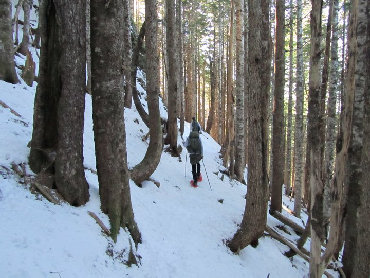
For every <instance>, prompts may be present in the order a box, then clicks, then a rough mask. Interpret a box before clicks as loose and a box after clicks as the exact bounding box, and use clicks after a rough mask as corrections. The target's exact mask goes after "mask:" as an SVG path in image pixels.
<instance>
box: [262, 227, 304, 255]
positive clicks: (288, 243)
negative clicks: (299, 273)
mask: <svg viewBox="0 0 370 278" xmlns="http://www.w3.org/2000/svg"><path fill="white" fill-rule="evenodd" d="M266 232H268V233H269V235H270V236H271V237H272V238H274V239H276V240H278V241H280V242H281V243H282V244H284V245H286V246H288V247H289V248H290V249H292V250H294V252H296V253H297V254H298V255H299V256H301V257H302V258H303V259H305V260H306V261H307V262H309V261H310V257H309V256H307V255H306V254H304V253H303V252H302V251H301V250H299V249H298V248H297V247H296V246H295V245H294V244H293V243H291V242H290V241H289V240H287V239H286V238H284V237H283V236H281V235H280V234H279V233H277V232H275V231H274V230H273V229H272V228H271V227H269V226H266Z"/></svg>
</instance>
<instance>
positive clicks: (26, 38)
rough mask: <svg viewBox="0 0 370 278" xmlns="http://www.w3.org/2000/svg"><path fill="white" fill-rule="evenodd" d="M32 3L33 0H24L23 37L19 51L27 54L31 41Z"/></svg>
mask: <svg viewBox="0 0 370 278" xmlns="http://www.w3.org/2000/svg"><path fill="white" fill-rule="evenodd" d="M31 5H32V0H24V1H23V5H22V7H23V14H24V20H23V37H22V42H21V44H20V46H19V48H18V52H19V53H22V54H23V55H27V52H28V45H29V43H30V9H31Z"/></svg>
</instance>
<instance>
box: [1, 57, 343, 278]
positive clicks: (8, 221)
mask: <svg viewBox="0 0 370 278" xmlns="http://www.w3.org/2000/svg"><path fill="white" fill-rule="evenodd" d="M34 58H35V59H37V56H36V55H34ZM16 63H17V64H19V65H20V64H24V57H17V58H16ZM18 73H19V72H18ZM20 80H21V79H20ZM36 85H37V84H36V83H34V86H33V87H28V86H27V85H26V84H25V83H24V82H23V81H22V80H21V83H19V84H16V85H13V84H9V83H5V82H3V81H0V101H1V102H2V103H3V104H6V105H7V106H8V107H9V108H6V107H3V106H1V105H0V130H1V132H0V221H1V225H0V247H1V248H0V277H17V278H18V277H19V278H25V277H35V278H38V277H62V278H69V277H161V278H163V277H180V278H181V277H184V278H185V277H186V278H188V277H220V278H221V277H233V278H237V277H243V278H245V277H279V278H280V277H284V278H287V277H304V276H306V275H307V273H308V263H307V262H305V261H304V260H303V259H302V258H300V257H298V256H295V257H293V259H288V258H287V257H285V256H284V255H283V253H284V252H285V251H287V250H288V248H287V247H286V246H285V245H283V244H281V243H280V242H278V241H275V240H273V239H271V238H270V237H269V236H264V237H262V238H261V239H260V241H259V245H258V247H257V248H253V247H247V248H245V249H244V250H242V251H241V252H240V253H239V254H238V255H235V254H233V253H231V252H230V250H229V249H228V248H227V247H226V246H225V240H227V239H229V238H231V237H232V236H233V234H234V233H235V232H236V230H237V228H238V224H239V223H240V222H241V219H242V216H243V212H244V207H245V198H244V197H245V194H246V186H245V185H243V184H240V183H238V182H236V181H232V180H229V178H228V177H226V176H225V177H224V178H223V180H221V177H222V174H221V173H220V169H222V166H221V165H222V163H221V161H220V159H219V150H220V146H219V145H218V144H217V143H216V142H215V141H214V140H213V139H212V138H211V137H210V136H209V135H208V134H206V133H205V132H203V133H202V136H201V139H202V142H203V149H204V165H205V166H206V169H205V168H204V166H203V164H202V167H201V170H202V175H203V181H202V182H201V183H199V187H198V188H192V187H190V185H189V181H190V179H191V167H190V163H189V160H188V159H186V152H183V153H182V154H181V158H180V159H179V158H174V157H171V156H170V154H168V153H165V152H163V154H162V157H161V161H160V164H159V166H158V168H157V170H156V171H155V173H154V174H153V176H152V177H153V179H154V180H157V181H158V182H160V187H159V188H158V187H157V186H156V185H155V184H154V183H153V182H149V181H147V182H144V183H143V186H142V188H139V187H137V186H136V185H135V184H134V183H133V182H132V181H130V187H131V195H132V202H133V209H134V213H135V218H136V221H137V223H138V226H139V229H140V231H141V234H142V239H143V242H142V244H140V245H139V246H138V249H137V250H136V255H137V257H138V258H139V264H138V266H136V265H133V266H132V267H128V266H126V265H125V262H126V261H127V258H128V251H129V249H130V243H131V242H132V240H131V238H130V237H129V235H128V233H127V232H126V231H125V230H123V229H121V232H120V234H119V236H118V240H117V243H113V241H112V240H111V239H110V238H109V237H107V236H106V235H105V234H104V233H103V232H102V230H101V228H100V226H99V225H98V224H97V223H96V222H95V220H94V219H93V218H92V217H90V216H89V215H88V211H91V212H94V213H96V215H98V217H99V218H100V219H101V220H102V221H103V222H104V224H105V225H106V226H107V227H109V221H108V218H107V216H106V215H104V214H103V213H102V212H101V210H100V201H99V190H98V186H99V185H98V179H97V176H96V174H94V172H95V171H92V170H96V164H95V150H94V136H93V124H92V117H91V111H92V108H91V97H90V96H89V95H86V108H85V131H84V165H85V168H86V171H85V175H86V179H87V181H88V183H89V185H90V201H89V202H88V203H87V204H86V205H85V206H82V207H72V206H69V205H68V204H66V203H63V204H61V205H54V204H52V203H50V202H48V201H47V200H46V199H45V198H44V197H42V196H41V195H35V194H32V193H31V192H30V190H29V189H30V186H29V185H27V184H24V182H23V179H22V178H20V177H19V176H17V175H16V174H15V173H14V171H13V170H12V166H11V165H12V164H18V165H19V164H21V163H25V167H26V168H25V169H26V171H27V173H28V174H32V173H31V170H30V169H29V168H28V165H27V161H28V158H27V157H28V154H29V148H28V147H27V144H28V143H29V141H30V139H31V135H32V121H33V118H32V116H33V101H34V96H35V90H36ZM11 109H13V110H11ZM15 112H16V113H15ZM17 113H18V114H19V115H18V114H17ZM161 114H162V116H165V115H166V110H165V109H164V107H163V105H162V104H161ZM125 124H126V134H127V155H128V165H129V167H133V166H135V165H136V164H137V163H138V162H139V161H140V160H141V159H142V158H143V157H144V154H145V151H146V148H147V146H148V141H145V142H143V141H142V136H143V135H145V134H146V133H147V132H148V129H147V127H146V126H145V125H144V124H143V122H142V121H141V119H140V116H139V115H138V113H137V111H136V109H135V108H132V109H126V110H125ZM188 133H189V124H186V126H185V134H186V135H187V134H188ZM184 139H185V138H184ZM181 141H182V139H181V138H180V137H179V142H181ZM284 204H285V205H286V206H288V207H290V208H292V207H293V205H292V203H291V202H290V201H289V199H287V198H284ZM284 214H285V215H286V216H287V217H290V218H291V219H293V220H295V221H296V222H297V223H299V224H300V225H302V226H303V224H302V220H303V221H305V220H306V217H305V216H303V218H302V220H300V219H294V217H292V216H290V215H289V214H288V213H286V212H284ZM268 225H270V226H271V227H275V226H277V225H283V224H282V223H281V222H279V221H278V220H276V219H274V218H273V217H271V216H268ZM286 229H287V230H288V231H290V232H291V234H292V235H291V236H289V237H288V238H289V239H290V240H292V241H294V240H296V239H297V238H298V236H297V235H295V233H294V232H293V231H292V230H291V229H290V228H289V227H286ZM286 236H287V235H286ZM306 247H307V248H308V246H306ZM331 273H332V274H333V275H334V277H338V275H337V274H336V273H335V272H331Z"/></svg>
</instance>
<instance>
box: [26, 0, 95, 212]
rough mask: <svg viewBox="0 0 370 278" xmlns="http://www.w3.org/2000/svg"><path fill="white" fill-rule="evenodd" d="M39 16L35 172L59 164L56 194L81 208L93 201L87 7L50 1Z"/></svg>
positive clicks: (33, 149) (33, 146) (32, 158)
mask: <svg viewBox="0 0 370 278" xmlns="http://www.w3.org/2000/svg"><path fill="white" fill-rule="evenodd" d="M40 10H42V12H40V16H42V18H43V19H42V42H43V44H42V48H41V58H40V77H39V85H38V87H37V91H36V96H35V105H34V107H35V108H34V122H33V123H34V126H33V133H32V141H31V153H30V157H29V159H30V166H31V169H32V170H33V171H34V172H36V173H39V172H41V171H43V170H46V169H43V167H45V165H48V164H50V162H51V161H55V164H54V169H53V170H52V172H53V173H54V179H55V186H56V188H57V189H58V191H59V192H60V193H61V195H62V196H63V197H64V199H65V200H66V201H67V202H69V203H70V204H71V205H74V206H79V205H83V204H85V203H86V202H87V201H88V199H89V191H88V184H87V182H86V179H85V172H84V168H83V155H82V151H83V128H84V109H85V67H86V45H85V40H84V39H83V40H81V39H80V38H81V37H82V38H85V32H86V29H85V2H84V1H82V0H81V1H69V2H68V3H65V2H63V3H61V2H60V1H51V0H50V1H45V2H43V6H42V7H41V8H40ZM76 11H78V12H76ZM76 26H78V28H77V27H76ZM46 152H48V153H49V154H52V157H51V156H49V157H47V156H45V153H46Z"/></svg>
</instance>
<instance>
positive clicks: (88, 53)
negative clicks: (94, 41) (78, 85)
mask: <svg viewBox="0 0 370 278" xmlns="http://www.w3.org/2000/svg"><path fill="white" fill-rule="evenodd" d="M90 37H91V36H90V0H86V70H87V83H86V91H87V92H88V93H89V94H91V46H90Z"/></svg>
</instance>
